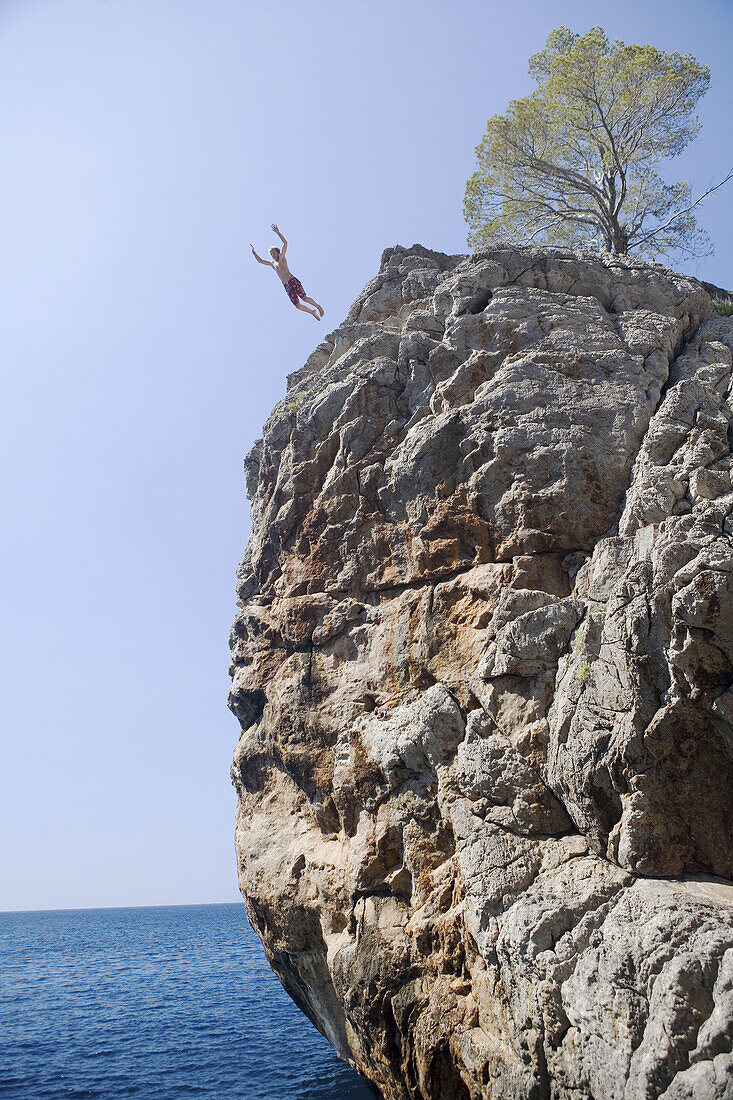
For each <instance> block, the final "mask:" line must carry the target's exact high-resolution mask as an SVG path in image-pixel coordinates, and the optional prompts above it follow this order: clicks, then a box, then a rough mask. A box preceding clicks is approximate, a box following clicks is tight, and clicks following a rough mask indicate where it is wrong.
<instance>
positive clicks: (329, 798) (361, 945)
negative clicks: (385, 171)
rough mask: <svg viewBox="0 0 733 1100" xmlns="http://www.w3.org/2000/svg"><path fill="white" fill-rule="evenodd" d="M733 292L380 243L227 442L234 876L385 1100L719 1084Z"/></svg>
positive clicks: (266, 935)
mask: <svg viewBox="0 0 733 1100" xmlns="http://www.w3.org/2000/svg"><path fill="white" fill-rule="evenodd" d="M732 349H733V320H731V319H724V318H722V317H718V316H717V315H714V314H712V311H711V305H710V299H709V297H708V295H707V293H706V292H705V291H704V290H703V289H702V288H701V286H700V285H699V284H698V283H696V282H695V281H694V280H693V279H690V278H687V277H684V276H681V275H677V274H675V273H673V272H671V271H668V270H666V269H664V268H662V267H659V266H657V265H650V264H644V263H641V262H637V261H634V260H631V259H629V258H628V257H617V256H610V255H600V256H599V255H591V254H586V253H577V252H563V251H555V250H543V249H537V248H504V249H494V250H492V251H489V252H483V253H477V254H475V255H474V256H472V257H464V256H446V255H443V254H441V253H436V252H431V251H428V250H427V249H425V248H422V247H420V246H413V247H412V248H409V249H405V248H399V247H397V248H391V249H388V250H387V251H386V252H385V253H384V255H383V257H382V263H381V267H380V270H379V274H378V275H377V276H376V277H375V278H374V279H373V280H372V281H371V282H370V283H369V284H368V285H367V286H366V287H365V289H364V291H363V292H362V294H361V295H360V296H359V298H358V299H357V300H356V302H355V303H354V305H353V306H352V308H351V310H350V312H349V315H348V317H347V318H346V321H345V322H344V323H343V324H342V325H341V326H340V327H339V328H338V329H337V330H336V331H335V332H333V333H331V334H330V335H329V336H328V337H327V338H326V340H325V341H324V342H323V343H322V344H321V345H320V347H318V348H317V349H316V351H315V352H314V353H313V354H312V355H311V357H310V358H309V360H308V361H307V363H306V364H305V366H304V367H303V368H302V369H301V370H299V371H297V372H296V373H295V374H293V375H291V376H290V378H289V380H288V393H287V396H286V397H285V399H284V400H283V401H282V402H280V404H279V405H277V407H276V408H275V410H274V411H273V413H272V415H271V417H270V419H269V420H268V422H267V424H266V426H265V429H264V432H263V436H262V439H261V440H259V441H258V442H257V443H256V444H255V446H254V448H253V449H252V451H251V453H250V455H249V456H248V458H247V460H246V473H247V488H248V492H249V495H250V497H251V500H252V534H251V537H250V540H249V544H248V546H247V550H246V554H245V558H244V561H243V563H242V565H241V566H240V570H239V583H238V595H239V600H240V606H241V610H240V612H239V614H238V615H237V617H236V620H235V623H234V626H233V629H232V635H231V648H232V658H233V665H232V674H233V684H232V689H231V694H230V705H231V708H232V710H233V711H234V713H235V714H236V716H237V717H238V719H239V721H240V724H241V727H242V731H241V736H240V740H239V743H238V746H237V749H236V753H235V758H234V765H233V771H232V774H233V778H234V783H235V787H236V789H237V793H238V811H237V831H236V846H237V856H238V864H239V875H240V885H241V889H242V893H243V895H244V898H245V902H246V905H247V911H248V914H249V917H250V920H251V921H252V924H253V926H254V927H255V929H256V930H257V931H258V933H259V935H260V938H261V939H262V942H263V944H264V947H265V950H266V952H267V955H268V958H269V960H270V962H271V965H272V967H273V969H274V970H275V972H276V973H277V975H278V977H279V978H280V979H281V981H282V982H283V984H284V986H285V988H286V989H287V991H288V992H289V993H290V995H291V996H292V997H293V999H294V1000H295V1001H296V1002H297V1004H298V1005H299V1006H300V1007H301V1008H302V1010H303V1011H304V1012H305V1013H307V1015H308V1016H309V1017H310V1018H311V1020H312V1021H313V1022H314V1023H315V1024H316V1026H317V1027H318V1028H319V1029H320V1030H321V1031H322V1032H323V1034H324V1035H326V1036H327V1037H328V1039H329V1040H330V1042H331V1043H332V1044H333V1046H334V1047H335V1049H336V1051H337V1052H338V1053H339V1055H340V1056H341V1057H343V1058H345V1059H347V1060H348V1061H349V1062H350V1063H351V1064H352V1065H354V1066H355V1067H357V1068H358V1069H359V1070H360V1071H361V1073H363V1074H364V1075H365V1076H366V1077H367V1078H368V1079H369V1080H370V1081H371V1082H373V1083H374V1085H375V1086H376V1087H377V1088H378V1089H379V1090H380V1091H381V1093H382V1095H383V1096H384V1097H385V1098H386V1100H408V1098H409V1100H478V1098H480V1097H481V1098H488V1097H490V1098H495V1100H540V1098H543V1097H553V1098H571V1097H572V1098H573V1100H582V1098H586V1097H587V1098H593V1100H617V1098H619V1100H620V1098H624V1100H652V1098H664V1100H707V1098H710V1100H723V1098H726V1100H730V1098H733V1055H732V1053H731V1044H732V1040H733V881H732V880H733V821H732V802H733V800H732V797H731V791H732V790H733V785H732V783H731V779H732V778H733V776H732V774H731V773H732V770H733V769H732V767H731V759H732V757H733V516H732V505H733V491H732V489H733V486H732V483H731V474H732V467H733V459H732V457H731V454H732V446H731V444H732V443H733V428H732V426H731V421H732V419H733V413H732V410H731V350H732Z"/></svg>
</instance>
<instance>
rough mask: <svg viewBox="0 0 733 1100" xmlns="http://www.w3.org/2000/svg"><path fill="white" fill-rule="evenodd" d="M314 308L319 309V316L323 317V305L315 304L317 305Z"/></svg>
mask: <svg viewBox="0 0 733 1100" xmlns="http://www.w3.org/2000/svg"><path fill="white" fill-rule="evenodd" d="M316 309H318V310H320V312H321V317H323V306H319V305H317V306H316Z"/></svg>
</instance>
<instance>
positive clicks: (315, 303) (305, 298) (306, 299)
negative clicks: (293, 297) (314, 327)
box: [303, 296, 323, 317]
mask: <svg viewBox="0 0 733 1100" xmlns="http://www.w3.org/2000/svg"><path fill="white" fill-rule="evenodd" d="M303 301H304V302H310V304H311V305H312V306H315V307H316V309H318V310H320V311H321V317H322V316H323V306H319V304H318V302H314V301H313V299H312V298H307V297H305V296H304V297H303Z"/></svg>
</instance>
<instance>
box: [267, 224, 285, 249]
mask: <svg viewBox="0 0 733 1100" xmlns="http://www.w3.org/2000/svg"><path fill="white" fill-rule="evenodd" d="M270 229H272V230H274V231H275V233H277V235H278V237H279V238H280V240H281V241H282V243H283V246H282V248H281V249H280V256H281V257H282V256H284V255H285V253H286V252H287V250H288V242H287V241H286V240H285V238H284V237H283V235H282V233H281V232H280V230H279V229H278V227H277V226H276V225H274V224H273V225H271V226H270Z"/></svg>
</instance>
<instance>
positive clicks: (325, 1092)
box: [0, 904, 373, 1100]
mask: <svg viewBox="0 0 733 1100" xmlns="http://www.w3.org/2000/svg"><path fill="white" fill-rule="evenodd" d="M0 968H1V969H0V1097H3V1100H5V1098H7V1100H16V1098H17V1100H61V1098H62V1097H63V1098H65V1100H71V1098H73V1100H113V1098H114V1100H124V1098H126V1097H145V1098H153V1100H179V1098H180V1100H182V1098H184V1097H185V1098H186V1100H191V1098H196V1097H216V1098H217V1100H236V1098H242V1100H373V1094H372V1093H371V1092H370V1091H369V1089H368V1087H367V1086H366V1085H365V1083H364V1082H363V1080H362V1079H361V1078H360V1077H359V1076H358V1075H357V1074H356V1073H354V1072H353V1070H351V1069H350V1068H349V1067H348V1066H346V1065H345V1064H344V1063H343V1062H340V1061H339V1059H338V1058H337V1057H336V1055H335V1054H334V1052H333V1050H332V1049H331V1047H330V1045H329V1044H328V1043H327V1041H326V1040H325V1039H324V1038H323V1037H322V1036H321V1035H320V1034H319V1033H318V1032H317V1031H316V1029H315V1028H314V1027H313V1026H312V1024H311V1023H310V1022H309V1021H308V1020H307V1019H306V1017H305V1016H303V1015H302V1013H301V1012H300V1011H299V1010H298V1009H297V1008H296V1007H295V1005H294V1004H293V1002H292V1001H291V1000H290V998H289V997H288V996H287V994H286V993H285V992H284V990H283V989H282V986H281V985H280V983H279V982H278V981H277V979H276V978H275V976H274V974H273V973H272V971H271V970H270V968H269V966H268V964H267V961H266V959H265V955H264V952H263V950H262V946H261V944H260V942H259V940H258V939H257V937H256V936H255V934H254V932H253V931H252V929H251V928H250V926H249V923H248V922H247V917H246V915H245V912H244V906H243V905H236V904H235V905H186V906H174V907H169V906H166V907H164V908H150V909H75V910H67V911H63V912H61V911H57V912H38V913H2V914H0Z"/></svg>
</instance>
